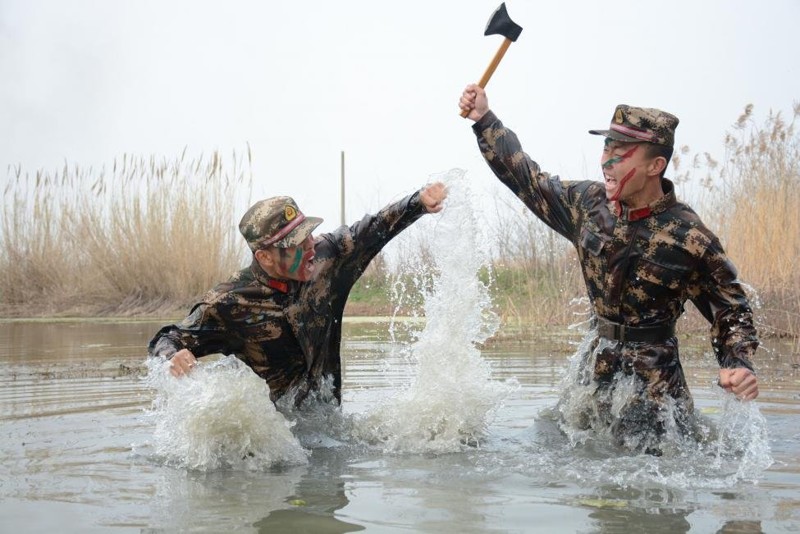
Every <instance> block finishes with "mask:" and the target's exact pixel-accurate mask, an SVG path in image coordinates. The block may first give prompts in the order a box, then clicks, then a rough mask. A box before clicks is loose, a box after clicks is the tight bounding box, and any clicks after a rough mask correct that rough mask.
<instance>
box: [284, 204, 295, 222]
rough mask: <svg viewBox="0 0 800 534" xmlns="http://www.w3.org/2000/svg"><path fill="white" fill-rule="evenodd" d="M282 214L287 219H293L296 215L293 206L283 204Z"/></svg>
mask: <svg viewBox="0 0 800 534" xmlns="http://www.w3.org/2000/svg"><path fill="white" fill-rule="evenodd" d="M283 216H284V217H286V220H287V221H291V220H294V218H295V217H297V210H296V209H294V207H293V206H284V208H283Z"/></svg>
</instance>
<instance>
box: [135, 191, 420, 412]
mask: <svg viewBox="0 0 800 534" xmlns="http://www.w3.org/2000/svg"><path fill="white" fill-rule="evenodd" d="M424 213H426V211H425V209H424V207H423V205H422V203H421V202H420V200H419V194H418V193H414V194H413V195H410V196H408V197H406V198H404V199H403V200H401V201H399V202H396V203H394V204H391V205H389V206H387V207H385V208H384V209H382V210H381V211H380V212H379V213H378V214H376V215H367V216H365V217H364V218H363V219H362V220H361V221H359V222H357V223H355V224H354V225H352V226H350V227H347V226H342V227H340V228H338V229H337V230H335V231H334V232H332V233H328V234H322V235H320V236H318V237H317V238H316V240H315V244H314V252H315V258H314V266H315V267H314V268H315V273H314V278H313V279H312V280H311V281H309V282H297V281H283V280H274V279H271V278H270V277H269V276H267V274H266V273H265V272H264V271H263V270H262V269H261V267H260V266H259V265H258V263H257V262H256V261H255V259H254V260H253V263H252V264H251V265H250V267H248V268H246V269H243V270H241V271H239V272H238V273H236V274H234V275H233V276H232V277H231V278H230V279H229V280H228V281H227V282H224V283H222V284H219V285H218V286H216V287H215V288H214V289H212V290H211V291H210V292H209V293H207V294H206V295H205V297H204V298H203V300H202V301H201V302H199V303H198V304H195V305H194V307H193V308H192V310H191V312H190V313H189V315H188V316H187V317H186V318H185V319H184V320H183V321H182V322H180V323H178V324H174V325H169V326H165V327H164V328H162V329H161V330H160V331H159V332H158V333H157V334H156V335H155V337H154V338H153V339H152V340H151V341H150V345H149V347H148V351H149V353H150V355H151V356H164V357H167V358H169V357H172V355H173V354H175V352H177V351H178V350H180V349H182V348H188V349H189V350H191V351H192V353H194V355H195V356H197V357H201V356H205V355H208V354H214V353H223V354H236V355H237V356H238V357H239V358H240V359H241V360H242V361H244V362H245V363H246V364H247V365H249V366H250V367H251V368H252V369H253V371H255V372H256V373H257V374H258V375H259V376H261V377H262V378H264V380H266V381H267V383H268V384H269V387H270V391H271V394H272V398H273V400H277V399H278V398H279V397H281V396H283V395H285V394H286V393H288V392H290V391H293V392H296V394H297V397H296V401H297V402H300V401H302V399H303V398H304V397H305V395H306V394H307V393H308V391H309V389H318V388H319V386H320V384H321V381H322V380H323V379H324V377H326V376H331V377H332V378H333V392H334V395H335V396H336V400H337V401H341V361H340V355H339V349H340V343H341V337H342V314H343V312H344V306H345V303H346V301H347V297H348V295H349V293H350V289H351V288H352V287H353V284H355V282H356V280H358V278H359V276H361V273H363V272H364V269H366V267H367V265H368V264H369V262H370V261H371V260H372V258H373V257H375V255H377V254H378V252H380V250H381V249H382V248H383V247H384V246H385V245H386V244H387V243H388V242H389V241H390V240H391V239H392V238H394V237H395V236H396V235H398V234H399V233H400V232H401V231H403V230H404V229H405V228H407V227H408V226H409V225H411V224H412V223H413V222H414V221H416V220H417V219H418V218H419V217H420V216H422V215H423V214H424Z"/></svg>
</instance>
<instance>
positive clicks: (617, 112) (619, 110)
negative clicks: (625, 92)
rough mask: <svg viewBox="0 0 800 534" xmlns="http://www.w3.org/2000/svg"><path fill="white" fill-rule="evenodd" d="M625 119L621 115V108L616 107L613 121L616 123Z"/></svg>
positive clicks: (620, 122)
mask: <svg viewBox="0 0 800 534" xmlns="http://www.w3.org/2000/svg"><path fill="white" fill-rule="evenodd" d="M624 121H625V118H624V117H623V116H622V110H621V109H617V111H616V113H614V122H616V123H617V124H622V123H623V122H624Z"/></svg>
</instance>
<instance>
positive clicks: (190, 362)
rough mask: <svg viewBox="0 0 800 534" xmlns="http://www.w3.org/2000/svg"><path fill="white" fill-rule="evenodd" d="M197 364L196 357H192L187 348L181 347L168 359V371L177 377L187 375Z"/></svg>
mask: <svg viewBox="0 0 800 534" xmlns="http://www.w3.org/2000/svg"><path fill="white" fill-rule="evenodd" d="M195 365H197V358H195V357H194V354H192V351H190V350H189V349H181V350H179V351H178V352H176V353H175V355H174V356H172V358H171V359H170V361H169V372H170V374H171V375H172V376H174V377H176V378H178V377H181V376H184V375H188V374H189V371H191V370H192V369H193V368H194V366H195Z"/></svg>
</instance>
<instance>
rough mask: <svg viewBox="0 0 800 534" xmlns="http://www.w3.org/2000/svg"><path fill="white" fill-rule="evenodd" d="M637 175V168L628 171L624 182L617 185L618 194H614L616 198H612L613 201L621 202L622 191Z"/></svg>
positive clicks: (623, 179)
mask: <svg viewBox="0 0 800 534" xmlns="http://www.w3.org/2000/svg"><path fill="white" fill-rule="evenodd" d="M634 174H636V167H634V168H633V169H631V170H629V171H628V174H626V175H625V176H623V177H622V180H620V181H619V185H617V192H616V193H614V196H613V197H611V201H612V202H615V201H617V200H619V196H620V195H621V194H622V190H623V189H624V188H625V184H626V183H627V182H628V180H630V179H631V178H633V175H634Z"/></svg>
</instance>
